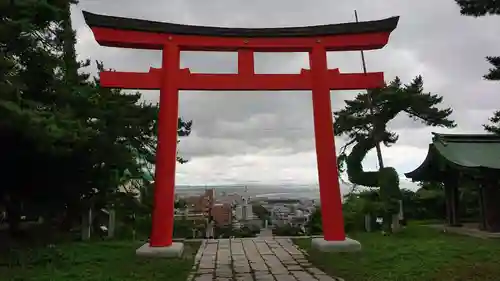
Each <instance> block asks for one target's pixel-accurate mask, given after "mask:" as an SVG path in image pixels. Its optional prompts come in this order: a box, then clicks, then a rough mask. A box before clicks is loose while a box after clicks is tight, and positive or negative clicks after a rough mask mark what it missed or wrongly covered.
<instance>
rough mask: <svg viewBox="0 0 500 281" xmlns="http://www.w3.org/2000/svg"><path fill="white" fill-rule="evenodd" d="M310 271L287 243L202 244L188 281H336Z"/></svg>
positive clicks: (267, 239) (271, 240)
mask: <svg viewBox="0 0 500 281" xmlns="http://www.w3.org/2000/svg"><path fill="white" fill-rule="evenodd" d="M337 280H342V279H340V278H333V277H330V276H328V275H326V274H325V273H324V272H322V271H321V270H319V269H317V268H315V267H313V266H312V265H311V264H310V263H309V262H308V261H307V259H306V257H305V256H304V253H303V252H302V251H301V250H300V249H298V248H297V247H296V246H295V245H294V244H293V242H292V241H291V240H290V239H280V238H276V239H274V238H273V237H258V238H238V239H231V240H229V239H218V240H205V241H203V243H202V245H201V247H200V249H199V250H198V253H197V255H196V258H195V265H194V266H193V273H192V274H191V276H190V278H189V279H188V281H337Z"/></svg>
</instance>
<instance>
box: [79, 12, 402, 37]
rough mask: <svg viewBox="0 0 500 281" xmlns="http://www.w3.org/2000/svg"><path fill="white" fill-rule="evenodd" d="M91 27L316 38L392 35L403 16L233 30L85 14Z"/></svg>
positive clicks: (204, 34)
mask: <svg viewBox="0 0 500 281" xmlns="http://www.w3.org/2000/svg"><path fill="white" fill-rule="evenodd" d="M83 16H84V18H85V22H86V23H87V25H88V26H89V27H91V28H92V27H102V28H112V29H120V30H132V31H144V32H157V33H168V34H176V35H198V36H220V37H247V38H255V37H313V36H329V35H345V34H362V33H377V32H392V31H393V30H394V29H395V28H396V26H397V25H398V21H399V17H391V18H387V19H383V20H376V21H364V22H349V23H340V24H328V25H316V26H304V27H277V28H229V27H209V26H195V25H183V24H174V23H165V22H156V21H148V20H141V19H130V18H122V17H113V16H104V15H97V14H93V13H89V12H86V11H83Z"/></svg>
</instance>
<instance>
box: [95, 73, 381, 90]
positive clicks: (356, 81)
mask: <svg viewBox="0 0 500 281" xmlns="http://www.w3.org/2000/svg"><path fill="white" fill-rule="evenodd" d="M100 80H101V81H100V83H101V86H103V87H110V88H121V89H144V90H156V89H160V87H161V81H162V70H161V69H156V68H151V69H150V71H149V72H144V73H140V72H116V71H103V72H101V73H100ZM311 80H312V79H311V72H310V70H306V69H303V70H302V71H301V73H300V74H252V73H239V74H236V73H235V74H205V73H191V72H190V71H189V69H181V70H180V71H179V74H178V77H177V85H178V87H179V90H207V91H210V90H213V91H215V90H218V91H252V90H253V91H258V90H261V91H262V90H270V91H272V90H311V89H312V81H311ZM328 84H329V86H330V89H331V90H355V89H359V88H360V87H362V88H365V89H373V88H378V87H381V86H383V84H384V73H383V72H374V73H367V74H362V73H346V74H344V73H339V70H338V69H332V70H329V71H328Z"/></svg>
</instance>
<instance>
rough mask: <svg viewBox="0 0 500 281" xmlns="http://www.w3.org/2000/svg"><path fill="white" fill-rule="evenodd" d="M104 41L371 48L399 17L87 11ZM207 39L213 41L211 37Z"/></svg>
mask: <svg viewBox="0 0 500 281" xmlns="http://www.w3.org/2000/svg"><path fill="white" fill-rule="evenodd" d="M83 14H84V18H85V21H86V23H87V25H88V26H89V27H90V28H91V29H92V32H93V33H94V37H95V39H96V41H97V42H98V43H99V44H100V45H102V46H110V47H123V48H137V49H158V50H159V49H162V48H163V46H164V45H165V44H166V43H167V42H171V43H175V44H176V45H177V46H179V47H180V48H181V50H193V51H196V50H198V51H211V50H217V51H235V50H238V49H242V48H249V49H252V50H254V51H262V52H266V51H274V52H280V51H283V52H294V51H295V52H300V51H309V50H311V48H312V47H313V46H315V45H317V44H321V46H323V47H324V48H325V49H326V50H327V51H349V50H352V51H355V50H372V49H380V48H382V47H384V46H385V45H386V44H387V42H388V40H389V36H390V34H391V32H392V31H393V30H394V29H395V28H396V26H397V24H398V21H399V17H392V18H388V19H384V20H378V21H366V22H358V23H356V22H352V23H341V24H330V25H321V26H306V27H284V28H227V27H205V26H192V25H181V24H172V23H163V22H154V21H147V20H140V19H129V18H121V17H112V16H104V15H97V14H92V13H89V12H83ZM208 39H209V40H208Z"/></svg>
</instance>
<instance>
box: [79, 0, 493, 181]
mask: <svg viewBox="0 0 500 281" xmlns="http://www.w3.org/2000/svg"><path fill="white" fill-rule="evenodd" d="M313 3H314V5H313ZM354 9H357V10H358V13H359V16H360V19H361V20H363V21H366V20H377V19H383V18H387V17H391V16H401V18H400V22H399V26H398V27H397V29H396V30H395V31H394V32H393V33H392V36H391V38H390V41H389V44H388V45H387V46H386V47H385V48H384V49H382V50H376V51H370V52H366V60H367V66H368V70H369V71H383V72H385V76H386V81H389V80H391V79H393V78H394V77H395V76H396V75H397V76H400V77H401V78H402V80H403V81H404V82H405V83H406V82H409V81H410V80H411V79H412V78H414V77H415V76H416V75H419V74H421V75H422V76H423V77H424V85H425V90H426V91H429V92H433V93H439V94H441V95H443V96H444V104H443V106H451V107H452V108H453V109H454V114H453V118H454V119H455V120H456V121H457V123H458V127H457V128H456V129H453V130H446V129H439V128H426V127H423V126H422V125H420V124H418V123H415V122H414V121H412V120H411V119H409V118H407V117H406V116H403V115H401V116H398V117H397V118H396V119H395V120H394V121H393V122H392V123H391V124H390V128H391V129H394V130H395V131H396V132H398V133H399V134H400V138H399V142H398V143H397V145H394V146H393V147H391V148H384V149H383V154H384V160H385V163H386V165H388V166H393V167H395V168H396V169H397V170H398V172H399V173H400V174H401V175H402V174H403V173H405V172H408V171H411V170H413V169H414V168H416V167H417V166H418V165H419V164H420V163H421V161H422V160H423V159H424V158H425V156H426V153H427V145H428V144H429V142H430V140H431V134H430V132H432V131H437V132H453V133H474V132H475V133H477V132H482V127H481V124H484V123H485V122H487V119H488V117H489V116H490V115H491V114H492V112H493V111H494V110H496V109H499V107H500V83H498V82H497V83H495V82H488V81H484V80H483V79H482V75H483V74H485V73H486V72H487V70H488V68H489V65H488V63H487V62H486V61H485V60H484V57H485V56H487V55H499V54H500V53H499V46H500V17H483V18H477V19H475V18H471V17H464V16H460V13H459V9H458V7H457V6H456V5H455V2H454V1H453V0H440V1H435V0H419V1H401V0H378V1H373V0H342V1H340V0H325V1H323V0H309V1H304V0H272V1H270V0H251V1H249V0H210V1H206V0H203V1H202V0H198V1H194V0H141V1H137V0H119V1H116V0H115V1H111V0H80V4H79V5H78V6H77V7H74V8H73V10H72V11H73V16H72V18H73V25H74V28H75V29H76V30H77V37H78V44H77V52H78V55H79V58H81V59H85V58H91V59H92V60H102V61H103V62H104V65H105V67H107V68H113V69H116V70H122V71H144V72H145V71H147V70H148V69H149V67H151V66H154V67H159V66H160V65H161V54H160V52H158V51H143V50H129V49H118V48H109V47H100V46H99V45H98V44H97V43H96V42H95V40H94V38H93V36H92V33H91V31H90V29H89V28H88V27H87V26H86V25H85V24H84V22H83V17H82V14H81V11H82V10H87V11H90V12H94V13H99V14H106V15H113V16H121V17H130V18H142V19H148V20H154V21H165V22H173V23H181V24H192V25H209V26H228V27H278V26H304V25H317V24H331V23H341V22H349V21H353V20H354V14H353V11H354ZM328 64H329V67H330V68H337V67H338V68H340V71H341V72H361V61H360V55H359V53H358V52H339V53H329V56H328ZM181 66H182V67H189V68H191V71H192V72H212V73H234V72H236V67H237V57H236V53H183V54H182V57H181ZM308 67H309V66H308V58H307V56H306V54H305V53H288V54H256V71H257V73H299V71H300V69H301V68H308ZM89 71H90V70H89ZM92 71H95V70H92ZM356 93H357V91H341V92H339V91H333V92H332V93H331V96H332V107H333V109H334V110H335V109H340V108H342V107H343V106H344V105H345V103H344V100H346V99H350V98H353V97H354V96H355V94H356ZM143 94H144V99H146V100H150V101H157V100H158V96H159V92H158V91H144V92H143ZM180 115H181V116H182V117H184V118H186V119H192V120H193V122H194V124H193V131H192V134H191V136H189V137H187V138H184V139H182V141H181V144H180V151H181V153H182V155H183V156H184V157H186V158H188V159H189V160H190V162H189V163H188V164H184V165H178V167H177V179H176V180H177V183H178V184H234V183H238V184H246V183H247V184H248V183H262V184H289V183H297V184H312V185H315V184H317V181H318V180H317V170H316V154H315V148H314V133H313V123H312V104H311V94H310V92H286V91H283V92H195V91H189V92H181V93H180ZM341 145H342V139H340V138H337V147H340V146H341ZM364 166H365V169H375V168H376V167H377V166H376V161H375V153H374V151H372V152H371V153H370V154H369V156H368V157H367V159H366V161H365V162H364ZM403 177H404V176H403Z"/></svg>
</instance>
